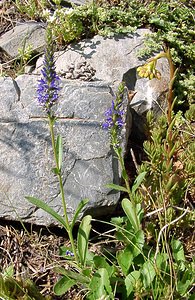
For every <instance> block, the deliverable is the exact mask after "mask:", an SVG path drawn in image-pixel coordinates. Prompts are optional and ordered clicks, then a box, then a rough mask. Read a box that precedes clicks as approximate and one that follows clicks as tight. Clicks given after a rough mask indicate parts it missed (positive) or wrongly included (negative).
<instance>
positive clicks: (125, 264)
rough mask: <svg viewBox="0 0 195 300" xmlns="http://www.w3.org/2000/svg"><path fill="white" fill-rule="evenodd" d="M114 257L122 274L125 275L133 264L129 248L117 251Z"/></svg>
mask: <svg viewBox="0 0 195 300" xmlns="http://www.w3.org/2000/svg"><path fill="white" fill-rule="evenodd" d="M116 257H117V261H118V264H119V266H120V267H121V269H122V271H123V274H124V275H127V274H128V272H129V269H130V267H131V265H132V262H133V253H132V251H131V247H129V246H127V247H126V248H125V249H124V250H121V251H118V252H117V256H116Z"/></svg>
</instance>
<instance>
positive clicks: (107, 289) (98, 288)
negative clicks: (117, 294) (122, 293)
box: [89, 268, 114, 299]
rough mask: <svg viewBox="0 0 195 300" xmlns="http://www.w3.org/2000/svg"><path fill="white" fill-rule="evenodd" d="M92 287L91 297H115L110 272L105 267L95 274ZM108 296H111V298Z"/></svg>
mask: <svg viewBox="0 0 195 300" xmlns="http://www.w3.org/2000/svg"><path fill="white" fill-rule="evenodd" d="M90 289H91V297H89V299H114V295H113V293H112V288H111V285H110V280H109V276H108V272H107V270H106V269H105V268H100V269H99V270H98V271H97V272H96V273H95V274H94V275H93V277H92V280H91V283H90ZM107 296H110V298H108V297H107Z"/></svg>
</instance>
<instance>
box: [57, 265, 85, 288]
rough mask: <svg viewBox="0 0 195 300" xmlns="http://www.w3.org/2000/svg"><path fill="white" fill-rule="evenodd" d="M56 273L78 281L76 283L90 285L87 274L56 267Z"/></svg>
mask: <svg viewBox="0 0 195 300" xmlns="http://www.w3.org/2000/svg"><path fill="white" fill-rule="evenodd" d="M54 271H55V272H56V273H58V274H61V275H64V276H65V277H68V278H71V279H74V280H76V282H79V283H81V284H89V282H90V278H88V276H86V275H85V274H86V272H84V274H81V273H77V272H73V271H70V270H66V269H64V268H63V267H56V268H54Z"/></svg>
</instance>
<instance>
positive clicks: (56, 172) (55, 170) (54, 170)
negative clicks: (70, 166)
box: [51, 168, 60, 175]
mask: <svg viewBox="0 0 195 300" xmlns="http://www.w3.org/2000/svg"><path fill="white" fill-rule="evenodd" d="M51 171H52V172H53V174H55V175H59V174H60V171H59V169H58V168H52V169H51Z"/></svg>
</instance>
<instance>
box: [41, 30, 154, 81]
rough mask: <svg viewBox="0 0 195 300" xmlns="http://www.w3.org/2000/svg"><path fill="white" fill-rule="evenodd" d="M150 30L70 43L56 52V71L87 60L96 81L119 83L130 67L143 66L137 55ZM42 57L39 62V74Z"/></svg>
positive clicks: (96, 37)
mask: <svg viewBox="0 0 195 300" xmlns="http://www.w3.org/2000/svg"><path fill="white" fill-rule="evenodd" d="M148 33H150V31H149V30H148V29H138V30H137V31H136V32H135V33H134V34H129V35H124V34H119V35H115V36H114V37H112V38H106V37H102V36H95V37H94V38H92V39H86V40H84V41H82V42H80V43H77V44H73V45H70V46H69V47H67V50H66V51H63V52H59V53H56V71H57V72H59V71H60V70H63V69H67V67H68V65H70V64H71V63H72V62H74V64H75V65H78V64H80V62H82V63H83V61H86V62H87V63H89V65H90V66H91V67H92V68H93V70H94V71H93V72H94V73H95V74H94V76H93V79H94V80H103V81H106V82H111V83H114V84H115V85H118V84H119V82H120V81H121V80H122V78H123V75H124V74H125V73H126V72H127V71H128V70H129V69H130V68H135V67H137V66H139V65H141V64H142V63H143V62H144V60H140V59H139V58H138V57H137V53H138V52H139V50H140V49H141V48H143V42H144V39H145V35H146V34H148ZM41 64H42V60H40V61H38V63H37V70H36V72H37V73H38V72H39V70H40V66H41Z"/></svg>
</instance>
